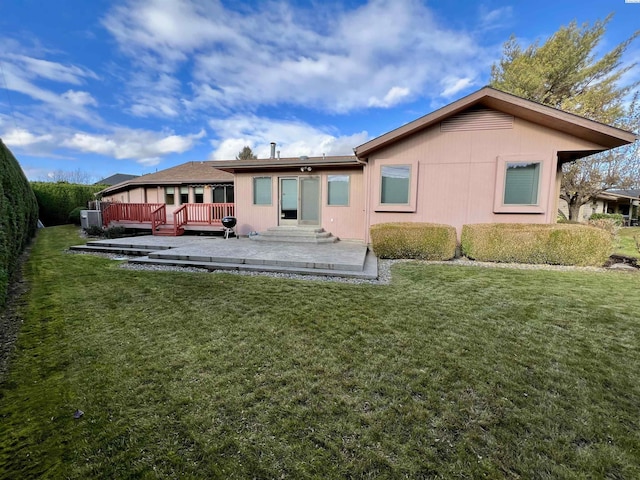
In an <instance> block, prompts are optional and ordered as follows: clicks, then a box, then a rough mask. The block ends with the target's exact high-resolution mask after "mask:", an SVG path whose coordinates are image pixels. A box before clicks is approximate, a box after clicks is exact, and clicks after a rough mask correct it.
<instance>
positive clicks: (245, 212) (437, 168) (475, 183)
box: [104, 87, 636, 243]
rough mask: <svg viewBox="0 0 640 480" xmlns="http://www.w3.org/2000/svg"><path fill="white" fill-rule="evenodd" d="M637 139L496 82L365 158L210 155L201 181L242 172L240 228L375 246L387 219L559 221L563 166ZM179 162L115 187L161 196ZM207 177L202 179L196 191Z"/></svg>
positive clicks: (361, 151) (131, 198)
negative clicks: (320, 234) (306, 232)
mask: <svg viewBox="0 0 640 480" xmlns="http://www.w3.org/2000/svg"><path fill="white" fill-rule="evenodd" d="M635 139H636V136H635V135H634V134H632V133H629V132H626V131H624V130H620V129H617V128H614V127H610V126H608V125H604V124H601V123H598V122H594V121H591V120H587V119H585V118H582V117H579V116H576V115H572V114H569V113H566V112H562V111H559V110H556V109H554V108H550V107H547V106H544V105H541V104H538V103H535V102H531V101H528V100H524V99H522V98H519V97H516V96H514V95H510V94H507V93H504V92H500V91H498V90H495V89H493V88H490V87H485V88H482V89H481V90H478V91H477V92H475V93H472V94H471V95H468V96H466V97H464V98H462V99H460V100H458V101H456V102H453V103H452V104H450V105H447V106H445V107H443V108H441V109H439V110H437V111H435V112H433V113H430V114H428V115H426V116H424V117H421V118H419V119H417V120H415V121H413V122H410V123H408V124H406V125H404V126H402V127H400V128H397V129H395V130H393V131H391V132H389V133H386V134H384V135H381V136H379V137H377V138H375V139H373V140H371V141H369V142H367V143H365V144H363V145H360V146H359V147H356V148H355V149H354V155H353V156H340V157H336V156H331V157H330V156H324V155H323V156H322V157H311V158H309V157H300V158H279V156H278V158H276V157H275V155H274V151H275V147H274V146H273V144H272V155H271V158H269V159H256V160H230V161H214V162H203V163H202V164H201V165H202V167H203V169H202V173H201V174H200V175H201V176H200V177H197V178H200V179H204V178H206V179H208V178H210V177H212V176H216V175H218V173H213V172H216V171H217V172H220V171H223V172H227V173H226V175H228V177H227V181H228V182H229V183H230V182H231V179H232V178H233V179H234V186H235V210H234V215H235V216H236V217H237V222H238V223H237V227H236V232H237V233H239V234H240V235H248V234H250V233H252V232H262V231H264V230H267V229H269V228H272V227H289V228H290V227H303V226H304V227H308V226H310V227H315V228H318V229H320V228H322V229H324V230H326V231H328V232H331V233H332V234H333V235H335V236H337V237H339V238H341V239H352V240H359V241H364V242H367V243H368V242H369V228H370V226H371V225H374V224H377V223H383V222H433V223H443V224H448V225H453V226H454V227H455V228H456V230H457V232H458V236H460V233H461V230H462V226H463V225H465V224H472V223H505V222H517V223H554V222H555V221H556V216H557V211H558V203H559V189H560V180H561V174H562V170H561V166H562V164H563V163H565V162H570V161H573V160H576V159H579V158H582V157H585V156H587V155H592V154H594V153H597V152H602V151H605V150H609V149H612V148H616V147H619V146H622V145H626V144H629V143H632V142H634V141H635ZM214 167H215V168H214ZM177 168H178V167H175V168H174V169H168V170H165V171H163V172H158V173H156V174H153V175H146V176H143V177H140V178H139V179H136V180H135V181H134V182H136V184H139V182H143V181H144V180H145V178H149V177H153V176H154V175H156V176H160V175H161V176H162V181H163V183H158V182H157V179H158V177H155V180H156V181H155V183H151V184H146V185H147V186H145V187H144V188H142V190H141V191H140V193H137V194H136V195H133V190H132V189H130V188H123V187H124V186H126V184H127V183H128V182H125V184H121V185H117V186H114V187H112V188H111V189H106V190H105V191H104V193H105V195H106V194H110V195H111V198H113V199H114V200H116V201H121V202H152V201H154V202H161V201H162V200H163V199H162V197H161V195H160V193H161V191H162V188H163V185H167V186H168V185H174V186H175V187H177V186H178V183H177V180H178V178H181V177H178V176H177V171H176V170H175V169H177ZM205 168H209V169H211V171H212V172H211V173H210V174H207V173H205V171H204V170H205ZM220 173H221V172H220ZM214 178H218V177H214ZM207 182H208V180H206V181H203V180H200V181H199V183H207ZM197 183H198V182H196V181H195V180H194V179H193V177H192V179H190V180H189V181H188V182H186V185H185V186H187V187H188V188H194V187H195V186H196V184H197ZM154 189H155V190H154ZM125 192H126V194H125ZM153 192H157V194H156V195H155V196H154V193H153ZM143 193H144V194H143ZM165 195H166V191H165ZM191 198H192V197H189V201H191ZM186 199H187V197H185V201H187V200H186ZM167 203H168V202H167ZM167 207H168V206H167Z"/></svg>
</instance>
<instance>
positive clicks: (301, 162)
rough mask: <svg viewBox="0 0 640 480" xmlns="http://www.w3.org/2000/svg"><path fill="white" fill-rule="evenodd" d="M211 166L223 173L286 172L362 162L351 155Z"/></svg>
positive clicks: (231, 161)
mask: <svg viewBox="0 0 640 480" xmlns="http://www.w3.org/2000/svg"><path fill="white" fill-rule="evenodd" d="M213 164H214V165H213V166H214V167H215V168H217V169H220V170H224V171H225V172H231V173H234V172H243V171H252V172H255V171H260V170H276V169H277V170H283V169H284V170H286V169H298V168H302V167H311V168H314V167H333V168H340V167H362V162H361V161H360V160H358V159H357V158H356V157H355V156H353V155H344V156H332V157H330V156H322V157H307V156H302V157H293V158H259V159H254V160H220V161H215V162H213Z"/></svg>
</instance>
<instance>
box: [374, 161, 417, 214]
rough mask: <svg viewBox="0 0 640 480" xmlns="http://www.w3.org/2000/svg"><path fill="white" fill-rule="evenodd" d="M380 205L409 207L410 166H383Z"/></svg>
mask: <svg viewBox="0 0 640 480" xmlns="http://www.w3.org/2000/svg"><path fill="white" fill-rule="evenodd" d="M381 174H382V184H381V187H380V203H381V204H396V205H407V204H408V203H409V185H410V184H409V177H410V176H411V166H410V165H383V166H382V170H381Z"/></svg>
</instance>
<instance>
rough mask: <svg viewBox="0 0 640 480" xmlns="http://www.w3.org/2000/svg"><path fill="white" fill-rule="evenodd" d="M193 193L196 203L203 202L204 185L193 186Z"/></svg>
mask: <svg viewBox="0 0 640 480" xmlns="http://www.w3.org/2000/svg"><path fill="white" fill-rule="evenodd" d="M193 194H194V200H195V201H196V203H204V187H194V189H193Z"/></svg>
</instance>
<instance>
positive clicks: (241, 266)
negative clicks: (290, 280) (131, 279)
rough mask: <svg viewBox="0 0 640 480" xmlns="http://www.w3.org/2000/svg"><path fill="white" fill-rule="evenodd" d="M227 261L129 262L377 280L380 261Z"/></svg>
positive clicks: (369, 258) (142, 259)
mask: <svg viewBox="0 0 640 480" xmlns="http://www.w3.org/2000/svg"><path fill="white" fill-rule="evenodd" d="M225 260H226V261H224V262H222V261H215V262H206V261H198V260H195V259H192V260H185V259H171V258H150V257H139V258H132V259H129V261H128V263H135V264H153V265H174V266H180V267H197V268H204V269H207V270H230V271H233V270H238V271H250V272H273V273H294V274H299V275H318V276H325V277H329V276H331V277H345V278H359V279H364V280H375V279H376V278H378V263H377V258H376V256H375V255H374V254H373V253H371V252H369V253H368V254H367V255H366V260H365V262H364V265H363V267H362V268H360V269H359V270H337V269H330V268H319V267H301V266H285V265H267V264H264V263H262V264H251V263H233V262H230V261H229V258H225Z"/></svg>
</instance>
